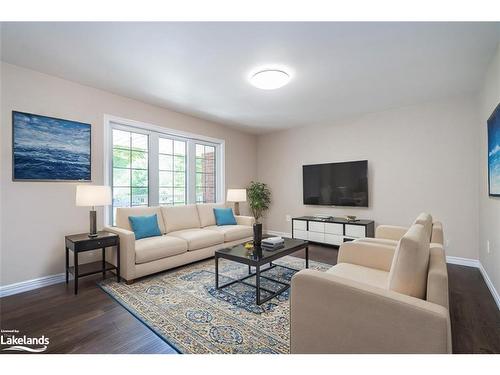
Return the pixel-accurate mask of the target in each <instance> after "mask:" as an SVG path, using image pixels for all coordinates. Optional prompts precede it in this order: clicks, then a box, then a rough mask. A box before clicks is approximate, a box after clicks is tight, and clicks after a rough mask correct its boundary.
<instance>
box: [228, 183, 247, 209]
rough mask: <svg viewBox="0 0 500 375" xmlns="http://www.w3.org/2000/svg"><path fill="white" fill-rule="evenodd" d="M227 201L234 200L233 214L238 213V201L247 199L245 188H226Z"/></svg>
mask: <svg viewBox="0 0 500 375" xmlns="http://www.w3.org/2000/svg"><path fill="white" fill-rule="evenodd" d="M226 201H227V202H234V214H235V215H239V214H240V202H246V201H247V190H246V189H228V190H227V198H226Z"/></svg>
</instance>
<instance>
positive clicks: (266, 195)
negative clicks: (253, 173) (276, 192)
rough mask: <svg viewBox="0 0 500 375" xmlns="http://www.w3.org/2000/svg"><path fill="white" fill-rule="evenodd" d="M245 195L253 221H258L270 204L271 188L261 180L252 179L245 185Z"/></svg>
mask: <svg viewBox="0 0 500 375" xmlns="http://www.w3.org/2000/svg"><path fill="white" fill-rule="evenodd" d="M247 197H248V205H249V206H250V209H251V210H252V214H253V217H254V218H255V222H256V223H260V219H261V218H262V217H263V216H264V212H265V211H267V210H268V209H269V206H270V204H271V190H269V188H268V187H267V185H266V184H264V183H263V182H256V181H252V182H250V185H248V187H247Z"/></svg>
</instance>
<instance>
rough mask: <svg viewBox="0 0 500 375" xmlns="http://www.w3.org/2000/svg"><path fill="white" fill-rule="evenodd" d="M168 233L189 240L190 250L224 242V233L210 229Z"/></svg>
mask: <svg viewBox="0 0 500 375" xmlns="http://www.w3.org/2000/svg"><path fill="white" fill-rule="evenodd" d="M168 235H169V236H173V237H178V238H182V239H183V240H185V241H187V243H188V251H191V250H198V249H203V248H204V247H209V246H213V245H218V244H221V243H224V234H223V233H218V232H216V231H214V230H208V229H183V230H178V231H175V232H170V233H169V234H168Z"/></svg>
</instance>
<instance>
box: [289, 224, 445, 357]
mask: <svg viewBox="0 0 500 375" xmlns="http://www.w3.org/2000/svg"><path fill="white" fill-rule="evenodd" d="M431 224H432V221H431V222H427V223H423V224H413V225H412V226H411V227H410V228H409V229H407V230H406V231H405V233H404V234H403V235H402V237H401V239H400V240H399V241H397V244H396V246H395V247H394V246H392V245H391V244H384V243H373V242H371V243H370V242H364V241H354V242H347V243H344V244H342V246H341V247H340V250H339V256H338V263H337V265H335V266H334V267H332V268H331V269H330V270H328V271H327V272H319V271H315V270H302V271H300V272H298V273H297V274H296V275H295V276H294V277H293V278H292V287H291V301H290V303H291V333H290V335H291V352H292V353H451V349H452V348H451V330H450V317H449V310H448V274H447V270H446V259H445V254H444V250H443V247H442V246H441V245H440V244H437V243H432V244H431V243H430V234H429V228H431Z"/></svg>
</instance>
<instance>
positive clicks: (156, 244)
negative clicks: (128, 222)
mask: <svg viewBox="0 0 500 375" xmlns="http://www.w3.org/2000/svg"><path fill="white" fill-rule="evenodd" d="M187 249H188V245H187V242H186V241H184V240H182V239H180V238H177V237H170V236H159V237H149V238H143V239H141V240H137V241H135V263H136V264H141V263H148V262H151V261H153V260H157V259H162V258H167V257H171V256H174V255H178V254H182V253H185V252H186V251H187Z"/></svg>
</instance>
